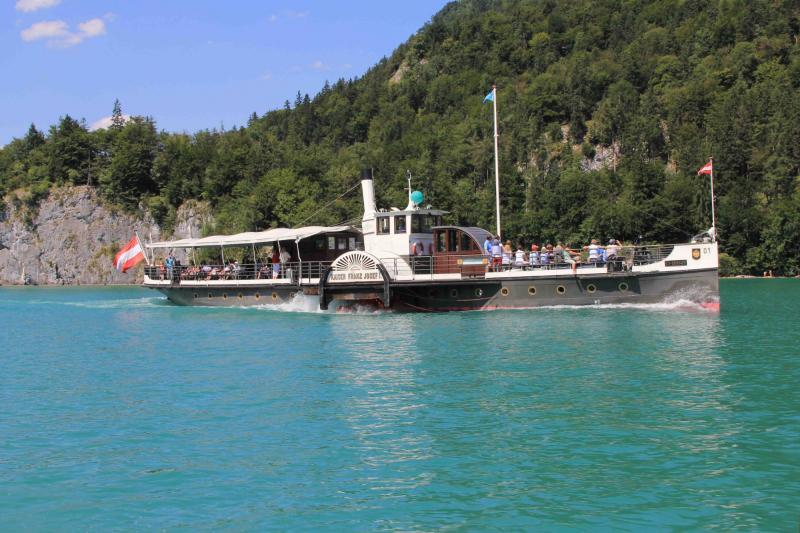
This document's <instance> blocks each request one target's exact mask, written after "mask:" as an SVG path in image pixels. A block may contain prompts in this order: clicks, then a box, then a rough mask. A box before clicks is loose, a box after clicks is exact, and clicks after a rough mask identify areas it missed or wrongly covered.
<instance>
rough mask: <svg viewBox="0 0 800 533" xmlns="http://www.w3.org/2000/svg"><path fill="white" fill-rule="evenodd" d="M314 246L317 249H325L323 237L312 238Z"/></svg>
mask: <svg viewBox="0 0 800 533" xmlns="http://www.w3.org/2000/svg"><path fill="white" fill-rule="evenodd" d="M314 248H315V249H317V250H324V249H325V237H319V238H317V239H314Z"/></svg>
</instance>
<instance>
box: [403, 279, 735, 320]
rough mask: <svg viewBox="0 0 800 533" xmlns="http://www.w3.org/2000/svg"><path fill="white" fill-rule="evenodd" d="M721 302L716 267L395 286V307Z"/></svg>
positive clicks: (458, 308)
mask: <svg viewBox="0 0 800 533" xmlns="http://www.w3.org/2000/svg"><path fill="white" fill-rule="evenodd" d="M680 301H686V302H687V303H695V304H698V305H710V306H711V307H714V306H715V305H716V306H718V305H719V277H718V275H717V271H716V270H707V271H693V272H680V273H679V272H676V273H648V274H632V273H620V274H606V275H594V276H570V277H565V276H559V277H552V278H546V277H536V278H518V279H505V280H502V281H488V280H486V281H483V280H481V281H478V280H475V281H472V282H463V281H462V282H455V283H450V284H441V283H437V284H435V285H433V284H429V285H420V286H414V287H396V288H395V289H394V291H393V307H396V308H405V309H408V310H416V311H469V310H479V309H525V308H534V307H548V306H558V305H572V306H581V305H604V304H651V303H664V302H680Z"/></svg>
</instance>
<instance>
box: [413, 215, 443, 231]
mask: <svg viewBox="0 0 800 533" xmlns="http://www.w3.org/2000/svg"><path fill="white" fill-rule="evenodd" d="M440 224H441V218H440V217H439V216H437V215H412V216H411V233H432V232H433V227H434V226H439V225H440Z"/></svg>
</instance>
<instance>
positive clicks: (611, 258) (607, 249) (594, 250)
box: [483, 235, 623, 271]
mask: <svg viewBox="0 0 800 533" xmlns="http://www.w3.org/2000/svg"><path fill="white" fill-rule="evenodd" d="M621 247H622V243H620V242H619V241H618V240H617V239H609V241H608V244H607V245H606V246H602V245H600V244H599V243H598V242H597V239H592V240H591V243H590V244H588V245H586V246H584V247H583V250H574V249H571V248H567V247H566V246H564V245H563V244H562V243H561V242H557V243H556V245H555V246H553V245H552V244H551V243H547V244H542V245H541V247H540V246H539V245H538V244H531V247H530V250H529V251H526V250H525V248H524V247H523V246H522V244H517V246H516V247H512V245H511V241H506V242H505V244H503V242H502V241H501V240H500V238H499V237H494V236H491V235H490V236H487V237H486V240H485V241H484V242H483V253H484V255H487V256H489V257H490V258H491V261H490V268H491V269H492V270H495V271H499V270H509V269H512V268H517V269H530V268H550V267H551V266H570V267H571V268H572V269H573V270H575V269H577V268H578V266H579V265H580V264H581V263H582V258H583V254H582V252H584V253H585V254H586V262H587V263H588V264H590V265H603V264H605V263H610V264H621V263H622V260H623V258H622V255H621Z"/></svg>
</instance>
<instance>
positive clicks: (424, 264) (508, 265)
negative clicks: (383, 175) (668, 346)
mask: <svg viewBox="0 0 800 533" xmlns="http://www.w3.org/2000/svg"><path fill="white" fill-rule="evenodd" d="M673 248H674V245H657V246H624V247H619V248H618V253H617V255H616V256H613V257H610V258H607V259H606V260H603V261H597V262H590V261H589V260H588V253H587V252H585V251H583V252H580V253H575V255H574V260H575V261H576V262H577V268H579V269H580V270H581V271H584V272H585V271H586V270H587V269H591V268H603V269H605V268H606V267H608V270H609V271H624V270H630V268H631V267H633V266H641V265H647V264H651V263H656V262H658V261H662V260H664V259H665V258H666V257H667V256H669V254H670V253H672V250H673ZM515 257H516V254H513V255H512V256H511V257H510V258H509V259H507V260H506V261H502V260H501V261H500V263H499V264H497V262H495V261H493V258H492V257H489V256H487V255H480V254H475V255H437V256H430V255H423V256H403V257H401V258H399V259H398V258H397V257H394V258H388V259H381V261H382V262H383V264H384V266H385V268H386V270H387V271H388V272H389V275H390V276H391V277H392V278H396V277H398V276H404V275H407V274H413V275H415V276H416V275H422V276H425V275H432V274H460V275H461V276H462V277H483V276H484V275H485V274H486V273H487V272H503V271H507V270H559V269H571V268H572V267H573V263H572V262H570V261H566V260H565V259H564V258H563V257H559V256H558V255H557V254H554V256H553V257H552V258H551V259H550V261H549V263H548V264H546V265H542V264H541V262H539V263H538V264H537V263H534V264H530V262H529V261H527V260H526V261H524V262H522V263H518V262H516V261H515ZM330 265H331V262H330V261H293V262H288V263H277V264H272V263H243V264H238V263H229V264H227V265H199V266H194V265H193V266H184V265H174V266H172V267H171V268H167V267H166V266H165V265H164V264H161V265H154V266H146V267H145V274H146V275H147V277H148V278H150V279H151V280H154V281H170V282H172V283H173V284H177V283H180V282H181V281H207V282H223V281H225V282H238V281H244V280H263V281H265V282H268V281H269V280H289V281H290V282H291V283H295V284H301V283H306V284H308V283H313V282H315V281H316V280H318V279H319V278H320V277H321V276H322V274H323V273H324V272H325V269H326V268H328V267H330ZM409 267H410V269H409Z"/></svg>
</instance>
